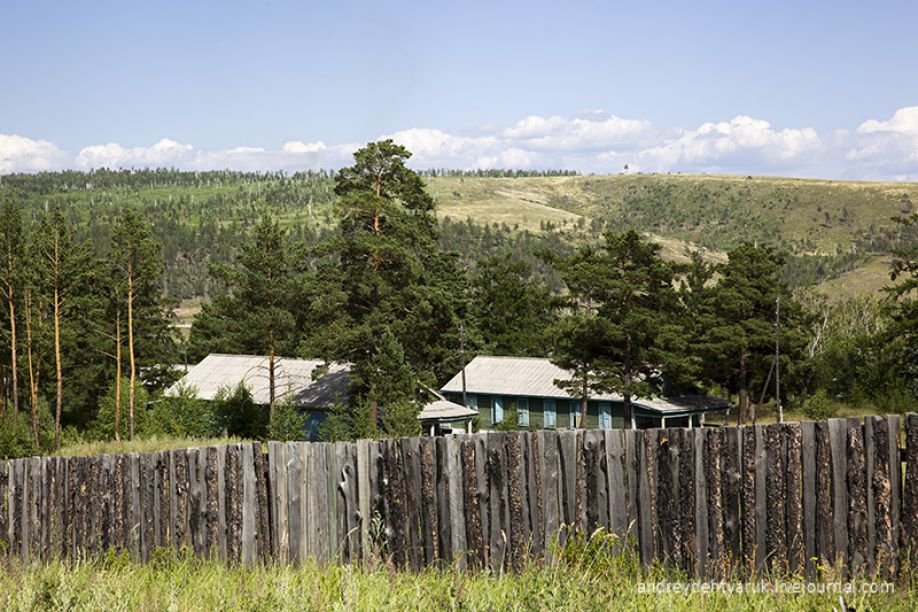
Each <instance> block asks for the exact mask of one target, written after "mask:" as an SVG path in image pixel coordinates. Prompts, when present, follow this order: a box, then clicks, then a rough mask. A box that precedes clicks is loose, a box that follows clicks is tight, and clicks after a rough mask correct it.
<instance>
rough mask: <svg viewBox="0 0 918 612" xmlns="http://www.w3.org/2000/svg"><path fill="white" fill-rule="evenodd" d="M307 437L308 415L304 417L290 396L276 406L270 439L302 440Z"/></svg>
mask: <svg viewBox="0 0 918 612" xmlns="http://www.w3.org/2000/svg"><path fill="white" fill-rule="evenodd" d="M305 435H306V415H304V414H303V413H302V412H301V411H300V409H299V408H297V405H296V404H295V403H294V402H293V399H292V398H291V396H290V395H289V394H288V395H286V396H285V397H284V398H283V399H282V400H280V401H279V402H276V403H275V404H274V421H273V422H272V423H271V427H270V432H269V436H268V437H269V438H270V439H271V440H280V441H287V440H302V439H303V438H304V437H305Z"/></svg>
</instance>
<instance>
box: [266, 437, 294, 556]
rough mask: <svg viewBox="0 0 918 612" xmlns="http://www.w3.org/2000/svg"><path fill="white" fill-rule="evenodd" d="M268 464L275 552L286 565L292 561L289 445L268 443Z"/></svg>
mask: <svg viewBox="0 0 918 612" xmlns="http://www.w3.org/2000/svg"><path fill="white" fill-rule="evenodd" d="M268 462H269V463H270V465H271V476H272V479H271V482H272V483H273V484H274V485H275V486H274V490H273V492H272V494H273V497H274V499H273V500H272V502H273V503H272V508H274V530H273V533H274V534H275V538H274V550H275V555H276V559H277V561H278V562H280V563H286V562H287V561H288V560H289V559H290V525H289V520H290V519H289V514H288V512H289V502H288V494H289V493H288V487H289V480H288V477H287V445H286V444H285V443H283V442H268Z"/></svg>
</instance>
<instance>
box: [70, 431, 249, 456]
mask: <svg viewBox="0 0 918 612" xmlns="http://www.w3.org/2000/svg"><path fill="white" fill-rule="evenodd" d="M237 442H245V440H241V439H239V438H232V437H229V438H186V437H172V436H150V437H148V438H136V439H134V440H121V441H120V442H115V441H114V440H105V441H83V442H74V443H72V444H66V445H64V446H62V447H61V450H59V451H57V452H56V453H55V455H57V456H60V457H90V456H97V455H114V454H120V453H150V452H154V451H166V450H174V449H178V448H200V447H204V446H220V445H222V444H236V443H237Z"/></svg>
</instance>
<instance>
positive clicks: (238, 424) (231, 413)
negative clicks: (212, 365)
mask: <svg viewBox="0 0 918 612" xmlns="http://www.w3.org/2000/svg"><path fill="white" fill-rule="evenodd" d="M214 413H215V415H216V423H217V427H218V428H219V429H220V431H225V432H226V433H227V434H228V435H230V436H237V437H240V438H245V439H248V440H264V439H265V437H266V436H267V434H268V409H267V408H265V407H264V406H259V405H258V404H256V403H255V401H254V400H253V399H252V392H251V391H249V389H248V387H246V386H245V383H239V384H238V385H236V388H235V389H232V390H230V389H229V388H228V387H223V388H222V389H220V390H219V391H218V392H217V397H216V398H215V399H214Z"/></svg>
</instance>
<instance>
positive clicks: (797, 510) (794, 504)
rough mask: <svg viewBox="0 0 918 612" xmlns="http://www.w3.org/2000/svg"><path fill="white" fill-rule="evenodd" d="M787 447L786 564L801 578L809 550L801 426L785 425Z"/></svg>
mask: <svg viewBox="0 0 918 612" xmlns="http://www.w3.org/2000/svg"><path fill="white" fill-rule="evenodd" d="M783 434H784V447H785V449H786V452H787V458H786V460H785V467H786V471H787V476H786V479H785V482H786V486H787V492H786V494H785V499H786V500H787V510H786V513H785V514H786V519H787V536H786V538H785V541H786V544H787V560H788V569H789V572H790V573H791V574H793V575H795V576H799V575H801V574H802V573H803V570H804V556H805V550H806V544H805V538H804V533H803V484H802V481H803V468H802V464H801V462H802V455H801V429H800V423H787V424H785V425H784V429H783Z"/></svg>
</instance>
